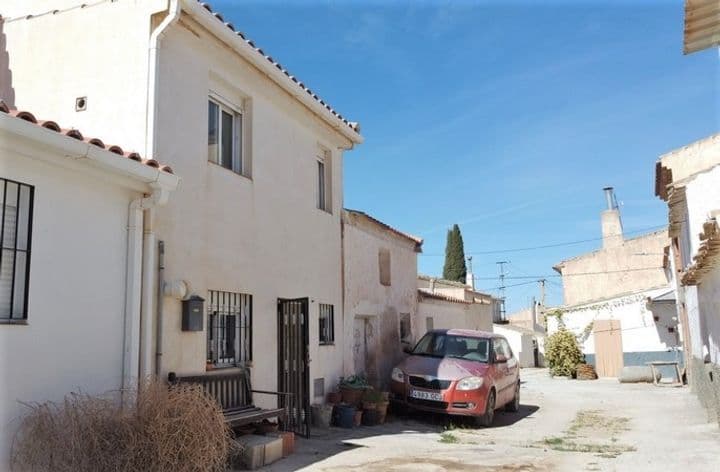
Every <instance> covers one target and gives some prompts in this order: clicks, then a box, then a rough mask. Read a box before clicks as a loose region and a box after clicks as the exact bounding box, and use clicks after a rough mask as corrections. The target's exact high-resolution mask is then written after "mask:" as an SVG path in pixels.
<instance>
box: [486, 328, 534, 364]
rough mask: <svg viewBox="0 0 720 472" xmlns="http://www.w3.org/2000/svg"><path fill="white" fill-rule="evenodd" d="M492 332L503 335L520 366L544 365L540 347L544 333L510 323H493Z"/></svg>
mask: <svg viewBox="0 0 720 472" xmlns="http://www.w3.org/2000/svg"><path fill="white" fill-rule="evenodd" d="M493 332H494V333H497V334H501V335H503V336H505V339H507V340H508V343H510V347H511V348H512V350H513V353H514V354H515V357H517V359H518V363H519V365H520V367H542V366H544V365H545V362H544V360H545V359H544V355H543V354H542V352H541V347H542V346H544V341H545V334H544V333H542V332H538V331H533V330H531V329H527V328H522V327H520V326H515V325H512V324H509V323H508V324H494V325H493Z"/></svg>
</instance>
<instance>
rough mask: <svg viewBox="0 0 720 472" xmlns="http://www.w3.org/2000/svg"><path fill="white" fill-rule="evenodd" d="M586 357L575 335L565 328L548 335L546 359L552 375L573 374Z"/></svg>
mask: <svg viewBox="0 0 720 472" xmlns="http://www.w3.org/2000/svg"><path fill="white" fill-rule="evenodd" d="M584 359H585V358H584V356H583V353H582V352H581V351H580V347H579V346H578V342H577V339H576V338H575V335H574V334H573V333H571V332H570V331H568V330H566V329H564V328H560V330H558V331H557V332H555V333H553V334H551V335H550V336H548V338H547V340H546V341H545V361H546V362H547V364H548V367H550V373H552V375H567V376H572V375H573V374H574V373H575V370H576V369H577V365H578V364H582V363H583V362H584Z"/></svg>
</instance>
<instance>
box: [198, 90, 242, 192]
mask: <svg viewBox="0 0 720 472" xmlns="http://www.w3.org/2000/svg"><path fill="white" fill-rule="evenodd" d="M211 105H214V106H215V107H216V108H217V115H216V117H215V118H216V130H215V132H216V134H217V142H216V147H217V149H216V151H215V156H211V155H210V118H211V112H210V106H211ZM223 113H226V114H227V115H230V117H231V119H232V125H231V128H232V134H233V136H232V139H231V141H230V142H231V151H230V163H229V167H227V166H226V165H225V160H224V159H223V150H224V145H223V140H224V137H223ZM207 127H208V129H207V140H208V144H207V147H208V156H207V157H208V162H210V163H212V164H215V165H217V166H220V167H222V168H223V169H226V170H229V171H231V172H233V173H235V174H238V175H242V176H243V177H247V178H250V166H249V164H248V162H247V154H248V152H247V149H246V147H247V146H246V141H247V136H246V135H247V133H246V129H247V120H246V113H245V107H244V106H237V105H232V104H230V103H229V102H228V101H227V100H223V99H222V98H220V97H218V96H217V95H216V94H213V93H211V94H209V95H208V117H207Z"/></svg>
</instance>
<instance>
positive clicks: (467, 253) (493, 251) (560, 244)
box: [420, 225, 667, 257]
mask: <svg viewBox="0 0 720 472" xmlns="http://www.w3.org/2000/svg"><path fill="white" fill-rule="evenodd" d="M666 227H667V225H659V226H650V227H648V228H643V229H638V230H634V231H628V232H626V233H625V234H626V235H627V234H636V233H644V232H645V231H652V230H657V229H661V228H666ZM602 239H603V238H602V237H600V238H590V239H579V240H577V241H567V242H564V243H553V244H544V245H542V246H529V247H518V248H512V249H495V250H491V251H473V252H466V253H465V254H466V255H473V256H477V255H483V254H503V253H509V252H522V251H534V250H537V249H549V248H554V247H562V246H572V245H575V244H582V243H589V242H593V241H602ZM420 255H421V256H426V257H440V256H442V257H445V254H425V253H420Z"/></svg>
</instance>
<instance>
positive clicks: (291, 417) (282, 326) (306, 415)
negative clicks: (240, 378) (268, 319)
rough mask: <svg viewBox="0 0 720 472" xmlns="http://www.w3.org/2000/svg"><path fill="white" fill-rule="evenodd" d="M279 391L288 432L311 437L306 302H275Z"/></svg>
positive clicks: (302, 299) (304, 300)
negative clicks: (285, 393)
mask: <svg viewBox="0 0 720 472" xmlns="http://www.w3.org/2000/svg"><path fill="white" fill-rule="evenodd" d="M277 331H278V344H277V345H278V390H279V391H281V392H288V393H290V394H291V395H287V396H286V395H283V396H281V397H280V406H281V407H283V408H285V409H286V411H287V412H288V415H287V417H288V425H287V427H286V430H287V431H294V432H295V433H297V434H300V435H303V436H305V437H309V436H310V370H309V366H308V363H309V353H308V342H309V334H310V333H309V329H308V299H307V298H298V299H295V300H283V299H279V300H278V330H277Z"/></svg>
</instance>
